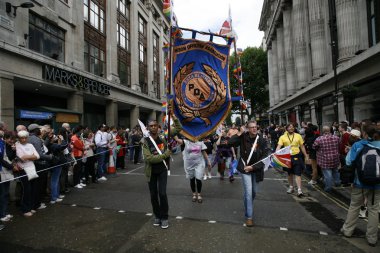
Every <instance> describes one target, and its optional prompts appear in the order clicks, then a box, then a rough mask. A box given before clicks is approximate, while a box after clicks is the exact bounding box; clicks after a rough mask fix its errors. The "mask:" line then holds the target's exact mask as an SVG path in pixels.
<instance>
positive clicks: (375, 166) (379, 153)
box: [354, 145, 380, 186]
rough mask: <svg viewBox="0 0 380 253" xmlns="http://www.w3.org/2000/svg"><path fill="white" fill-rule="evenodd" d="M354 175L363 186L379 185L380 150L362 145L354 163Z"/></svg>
mask: <svg viewBox="0 0 380 253" xmlns="http://www.w3.org/2000/svg"><path fill="white" fill-rule="evenodd" d="M354 163H355V167H356V173H357V175H358V178H359V180H360V182H361V183H363V184H365V185H371V186H373V185H377V184H380V150H379V149H377V148H375V147H373V146H369V145H364V147H363V149H362V150H361V151H360V153H359V154H358V156H357V157H356V159H355V161H354Z"/></svg>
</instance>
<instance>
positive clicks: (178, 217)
mask: <svg viewBox="0 0 380 253" xmlns="http://www.w3.org/2000/svg"><path fill="white" fill-rule="evenodd" d="M175 218H176V219H177V220H182V219H183V217H182V216H177V217H175Z"/></svg>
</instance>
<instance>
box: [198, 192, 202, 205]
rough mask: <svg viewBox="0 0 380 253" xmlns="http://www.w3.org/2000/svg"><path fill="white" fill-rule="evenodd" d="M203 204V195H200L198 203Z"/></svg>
mask: <svg viewBox="0 0 380 253" xmlns="http://www.w3.org/2000/svg"><path fill="white" fill-rule="evenodd" d="M202 202H203V199H202V197H201V195H200V194H198V203H202Z"/></svg>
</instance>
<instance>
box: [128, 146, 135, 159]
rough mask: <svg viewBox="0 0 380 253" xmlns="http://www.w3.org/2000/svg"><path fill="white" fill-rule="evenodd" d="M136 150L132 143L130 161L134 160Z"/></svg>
mask: <svg viewBox="0 0 380 253" xmlns="http://www.w3.org/2000/svg"><path fill="white" fill-rule="evenodd" d="M134 151H135V147H134V146H133V145H132V146H130V147H129V161H133V154H134Z"/></svg>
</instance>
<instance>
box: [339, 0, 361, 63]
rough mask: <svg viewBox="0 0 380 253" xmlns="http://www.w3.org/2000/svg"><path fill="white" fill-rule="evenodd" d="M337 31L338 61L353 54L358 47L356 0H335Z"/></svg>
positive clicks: (358, 33) (346, 58)
mask: <svg viewBox="0 0 380 253" xmlns="http://www.w3.org/2000/svg"><path fill="white" fill-rule="evenodd" d="M335 8H336V23H337V31H338V50H339V59H338V62H342V61H345V60H348V59H350V58H351V57H353V56H355V53H356V52H358V51H359V49H360V29H359V13H358V0H337V1H335Z"/></svg>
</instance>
